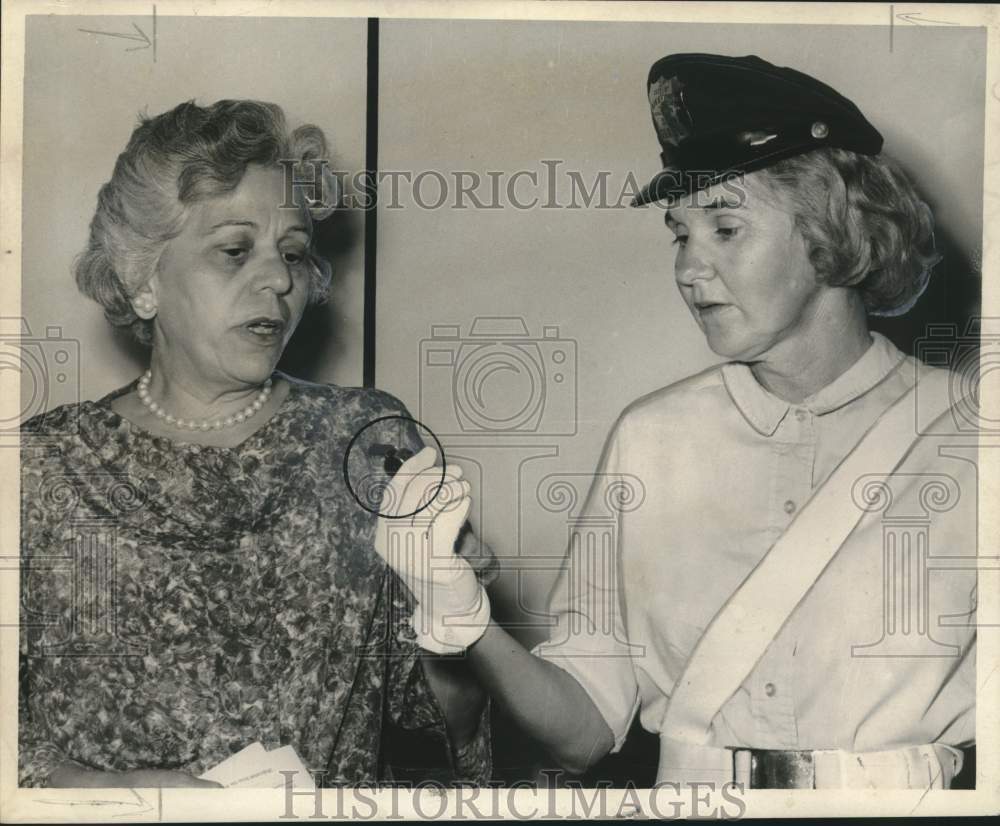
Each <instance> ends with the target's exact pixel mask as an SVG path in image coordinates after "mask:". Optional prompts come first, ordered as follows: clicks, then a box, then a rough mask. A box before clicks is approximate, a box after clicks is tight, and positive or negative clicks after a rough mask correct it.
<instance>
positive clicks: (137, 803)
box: [34, 789, 154, 817]
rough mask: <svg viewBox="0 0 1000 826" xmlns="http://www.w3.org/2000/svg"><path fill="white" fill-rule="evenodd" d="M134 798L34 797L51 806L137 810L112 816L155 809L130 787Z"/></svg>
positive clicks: (136, 813) (142, 812)
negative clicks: (58, 798)
mask: <svg viewBox="0 0 1000 826" xmlns="http://www.w3.org/2000/svg"><path fill="white" fill-rule="evenodd" d="M129 792H130V793H131V795H132V797H133V798H134V800H111V799H108V798H85V799H77V800H73V799H72V798H70V799H69V800H53V799H47V798H44V797H36V798H35V799H34V802H35V803H43V804H46V805H49V806H92V807H103V806H124V807H133V808H134V809H136V811H131V812H120V813H115V814H112V815H111V817H137V816H139V815H144V814H146V812H151V811H153V810H154V807H153V806H152V804H150V803H149V801H148V800H146V798H144V797H143V796H142V795H141V794H139V792H137V791H136V790H135V789H129Z"/></svg>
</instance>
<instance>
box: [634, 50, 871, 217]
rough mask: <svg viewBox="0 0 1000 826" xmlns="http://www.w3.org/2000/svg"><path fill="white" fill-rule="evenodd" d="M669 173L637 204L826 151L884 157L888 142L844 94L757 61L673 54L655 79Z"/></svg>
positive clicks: (657, 121) (654, 103)
mask: <svg viewBox="0 0 1000 826" xmlns="http://www.w3.org/2000/svg"><path fill="white" fill-rule="evenodd" d="M647 89H648V92H649V105H650V107H651V108H652V112H653V125H654V126H655V127H656V136H657V138H658V139H659V141H660V146H661V147H663V152H662V153H661V154H660V158H661V159H662V161H663V171H662V172H659V173H657V175H656V176H655V177H654V178H653V180H652V181H650V183H649V185H648V186H646V187H645V188H644V189H643V191H642V193H641V194H640V195H639V196H638V197H637V198H636V199H635V200H634V201H633V202H632V205H633V206H640V205H642V204H646V203H649V202H650V201H658V200H661V199H663V198H673V197H676V196H678V195H685V194H690V193H692V192H694V191H696V190H697V189H701V188H704V187H706V186H710V185H711V184H714V183H717V182H718V181H720V180H722V179H723V178H725V177H726V176H727V174H729V173H737V174H738V173H743V172H753V171H754V170H756V169H763V168H764V167H767V166H770V165H771V164H773V163H776V162H777V161H780V160H784V159H785V158H791V157H793V156H794V155H801V154H802V153H804V152H809V151H810V150H812V149H818V148H820V147H822V146H834V147H839V148H841V149H849V150H851V151H852V152H858V153H860V154H863V155H877V154H878V153H879V152H880V151H881V149H882V136H881V135H880V134H879V133H878V130H876V129H875V127H874V126H872V125H871V124H870V123H869V122H868V120H867V119H866V118H865V116H864V115H863V114H861V111H860V110H859V109H858V107H857V106H855V105H854V104H853V103H851V101H849V100H848V99H847V98H845V97H844V96H843V95H841V94H840V93H839V92H837V91H835V90H834V89H831V88H830V87H829V86H827V85H826V84H825V83H821V82H820V81H818V80H816V79H815V78H811V77H809V75H805V74H802V72H797V71H795V70H794V69H787V68H785V67H782V66H774V65H772V64H770V63H768V62H767V61H766V60H761V59H760V58H759V57H756V56H748V57H724V56H722V55H712V54H673V55H668V56H667V57H664V58H662V59H661V60H658V61H657V62H656V63H654V64H653V68H652V69H650V71H649V81H648V83H647Z"/></svg>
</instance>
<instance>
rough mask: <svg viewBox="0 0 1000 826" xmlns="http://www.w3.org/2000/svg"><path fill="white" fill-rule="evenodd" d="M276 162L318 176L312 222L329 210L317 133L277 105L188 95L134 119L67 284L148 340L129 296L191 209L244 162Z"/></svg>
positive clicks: (228, 185)
mask: <svg viewBox="0 0 1000 826" xmlns="http://www.w3.org/2000/svg"><path fill="white" fill-rule="evenodd" d="M282 163H284V164H287V165H288V167H287V168H290V169H293V170H295V179H296V180H303V179H305V180H309V181H321V182H322V184H321V185H320V186H321V189H322V194H321V197H320V198H319V199H317V200H314V201H311V202H310V204H309V206H310V212H311V213H312V214H313V217H314V218H315V219H322V218H324V217H326V216H327V215H329V213H330V212H331V211H332V207H331V206H330V204H331V203H332V204H333V205H334V206H335V205H336V204H335V202H336V198H337V193H336V180H335V179H334V178H333V175H332V173H331V172H330V171H329V169H328V168H327V166H326V164H327V144H326V139H325V137H324V136H323V132H322V131H321V130H320V129H319V128H318V127H316V126H312V125H305V126H300V127H298V128H297V129H295V130H294V131H293V132H291V133H289V132H288V130H287V127H286V125H285V116H284V113H283V112H282V110H281V108H280V107H279V106H277V105H275V104H273V103H263V102H260V101H255V100H220V101H218V102H217V103H214V104H212V105H211V106H207V107H202V106H198V105H197V104H195V103H194V101H188V102H186V103H182V104H180V105H179V106H177V107H175V108H173V109H171V110H170V111H169V112H164V113H163V114H161V115H157V116H156V117H153V118H149V117H145V116H141V117H140V122H139V126H137V127H136V129H135V131H134V132H133V133H132V137H131V138H130V139H129V142H128V146H126V147H125V151H124V152H122V153H121V155H119V156H118V160H117V161H116V163H115V169H114V172H113V173H112V176H111V180H110V181H108V183H106V184H105V185H104V186H103V187H101V191H100V193H99V194H98V197H97V211H96V213H95V214H94V218H93V220H92V221H91V223H90V239H89V241H88V243H87V248H86V249H85V250H84V251H83V253H82V254H81V255H80V256H79V258H77V260H76V263H75V264H74V273H75V276H76V283H77V286H79V288H80V290H81V291H82V292H83V293H84V294H85V295H87V296H89V297H90V298H93V299H94V300H95V301H97V303H98V304H100V305H101V306H102V307H103V308H104V314H105V316H106V317H107V319H108V321H110V322H111V323H112V324H113V325H115V326H116V327H129V328H131V331H132V333H133V335H134V336H135V337H136V338H137V339H138V340H139V341H140V342H142V343H143V344H147V345H148V344H149V343H150V342H151V341H152V330H153V322H152V321H150V320H146V319H142V318H139V317H138V316H137V315H136V314H135V312H134V310H133V308H132V302H131V299H132V297H133V296H135V295H136V293H137V292H138V291H139V290H140V289H141V288H142V286H143V285H144V284H145V283H146V281H147V280H148V279H149V278H150V276H152V275H153V273H154V272H155V271H156V266H157V264H158V262H159V260H160V256H161V255H162V253H163V250H164V247H165V246H166V244H167V242H168V241H170V239H171V238H174V237H175V236H176V235H177V234H178V233H179V232H180V231H181V228H182V227H183V225H184V221H185V219H186V217H187V212H188V210H189V209H190V207H191V205H192V204H194V203H195V202H197V201H199V200H202V199H205V198H209V197H212V196H215V195H221V194H224V193H227V192H231V191H232V190H234V189H235V188H236V187H237V186H239V184H240V181H241V180H242V179H243V175H244V174H245V173H246V170H247V166H248V165H250V164H261V165H265V166H279V165H282ZM309 172H312V173H313V174H311V175H310V174H309ZM314 194H315V193H314ZM296 195H301V193H300V192H297V193H296ZM317 202H319V206H318V207H317ZM313 239H314V240H313V244H312V246H311V248H310V263H311V264H312V280H311V284H310V300H311V301H313V302H319V301H322V300H323V299H324V298H325V297H326V293H327V290H328V288H329V284H330V277H331V268H330V264H329V262H328V261H326V260H325V259H324V258H322V257H321V256H320V255H319V254H318V253H317V251H316V248H315V235H314V236H313Z"/></svg>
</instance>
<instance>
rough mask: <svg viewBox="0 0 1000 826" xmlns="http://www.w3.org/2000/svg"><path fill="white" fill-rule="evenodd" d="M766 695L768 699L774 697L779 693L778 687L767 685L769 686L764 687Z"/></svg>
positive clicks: (772, 684) (771, 684)
mask: <svg viewBox="0 0 1000 826" xmlns="http://www.w3.org/2000/svg"><path fill="white" fill-rule="evenodd" d="M764 693H765V694H766V695H767V696H768V697H773V696H774V695H775V694H777V693H778V687H777V686H776V685H775V684H774V683H767V685H765V686H764Z"/></svg>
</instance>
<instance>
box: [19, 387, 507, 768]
mask: <svg viewBox="0 0 1000 826" xmlns="http://www.w3.org/2000/svg"><path fill="white" fill-rule="evenodd" d="M284 378H286V380H288V381H289V383H290V385H291V387H290V391H289V393H288V395H287V397H286V398H285V400H284V401H283V402H282V405H281V406H280V408H279V409H278V411H277V412H276V413H275V415H274V416H273V417H272V418H271V419H270V420H269V421H268V422H266V423H265V424H264V425H263V426H262V427H261V428H260V429H259V430H257V431H256V432H255V433H254V434H253V435H251V436H250V437H249V438H248V439H247V440H246V441H244V442H242V443H241V444H240V445H238V446H237V447H234V448H217V447H204V446H199V445H196V444H193V443H183V442H179V441H173V440H170V439H165V438H162V437H158V436H155V435H153V434H151V433H149V432H147V431H144V430H142V429H141V428H139V427H137V426H135V425H132V424H131V423H130V422H128V421H127V420H126V419H124V418H122V417H121V416H119V415H118V414H117V413H115V412H114V411H113V410H112V407H111V402H112V401H113V399H114V398H116V397H117V396H119V395H122V394H124V393H126V392H128V391H129V390H131V389H132V388H133V387H134V384H133V385H130V386H128V387H125V388H122V389H120V390H117V391H115V392H113V393H111V394H109V395H108V396H106V397H105V398H103V399H101V400H99V401H96V402H82V403H80V404H77V405H67V406H63V407H60V408H57V409H55V410H52V411H50V412H48V413H46V414H42V415H41V416H38V417H35V418H34V419H32V420H31V421H30V422H28V423H27V424H26V425H25V427H24V429H23V435H22V457H21V458H22V478H21V486H22V487H21V545H22V551H21V553H22V585H21V589H22V591H21V616H22V628H21V661H20V703H19V723H20V732H19V744H20V748H19V750H20V766H19V768H20V772H19V782H20V784H21V785H28V786H32V785H44V783H45V781H46V778H47V776H48V774H49V773H50V772H51V770H52V769H53V768H54V767H55V766H56V765H58V764H59V763H61V762H63V761H64V760H72V761H75V762H77V763H78V764H80V765H81V766H83V767H87V768H91V769H98V770H104V771H108V770H112V771H121V770H126V769H137V768H163V769H178V770H183V771H186V772H189V773H191V774H193V775H199V774H201V773H203V772H204V771H206V770H207V769H209V768H211V767H212V766H214V765H216V764H217V763H219V762H221V761H222V760H223V759H225V758H226V757H228V756H230V755H231V754H234V753H235V752H237V751H239V750H240V749H242V748H244V747H245V746H247V745H250V744H251V743H253V742H255V741H260V742H262V743H263V744H264V745H265V747H267V748H273V747H277V746H280V745H286V744H291V745H293V746H294V748H295V750H296V751H297V752H298V754H299V755H300V756H301V758H302V760H303V762H304V763H305V764H306V766H307V767H309V768H310V769H311V770H314V771H324V772H326V774H325V775H324V776H322V782H323V783H324V784H327V785H332V784H337V783H351V782H360V781H374V780H379V779H385V778H386V776H387V774H389V773H390V772H389V771H387V770H386V768H385V765H384V758H382V757H381V747H382V743H383V732H384V730H385V729H387V728H388V727H390V726H395V727H399V728H402V729H408V730H411V731H412V730H418V731H425V732H427V733H428V734H430V735H431V736H433V737H435V738H436V739H438V740H439V741H441V743H442V753H444V754H447V755H448V763H449V766H448V767H447V768H448V769H449V772H450V773H449V774H448V775H447V776H448V777H451V778H452V779H456V780H465V781H471V782H476V783H482V782H485V781H486V780H488V779H489V774H490V768H491V767H490V755H489V747H490V744H489V724H488V715H487V714H486V713H484V715H483V720H482V722H481V724H480V728H479V733H478V735H477V736H476V738H475V739H474V740H473V741H472V743H471V744H470V745H468V746H467V747H465V748H464V749H462V750H461V751H460V752H456V751H454V750H453V749H451V747H450V746H449V745H448V744H447V738H446V737H445V733H444V717H443V715H442V712H441V710H440V708H439V706H438V704H437V702H436V700H435V698H434V695H433V693H432V692H431V690H430V687H429V684H428V682H427V679H426V677H425V675H424V670H423V667H422V665H421V659H420V651H419V649H418V648H417V647H416V645H415V643H414V641H413V632H412V629H411V628H410V624H409V617H410V615H411V613H412V601H411V597H410V595H409V593H408V592H407V590H406V588H405V587H404V586H403V585H402V584H401V583H400V582H399V580H398V579H397V578H396V577H395V575H394V574H392V572H391V571H389V569H388V568H387V567H386V565H385V564H384V562H383V561H382V560H381V558H380V557H379V556H378V554H377V553H376V552H375V551H374V549H373V538H374V532H375V525H376V517H375V515H374V514H373V513H372V512H371V511H373V510H377V505H378V502H377V499H376V496H375V493H370V497H371V498H372V499H373V501H371V502H370V503H367V502H366V505H368V508H366V507H362V506H361V504H360V503H359V501H358V500H357V499H356V497H355V495H354V494H352V490H354V493H355V494H360V495H361V497H362V498H361V500H360V501H361V502H365V498H364V496H365V493H364V492H363V491H360V489H361V488H366V489H367V490H368V491H370V492H377V491H380V490H381V488H380V484H384V482H385V480H386V478H387V476H386V471H385V469H384V464H383V462H384V459H383V456H382V455H381V454H380V453H379V450H381V449H383V446H384V445H390V446H393V447H395V448H397V449H406V450H410V451H412V452H415V451H416V450H418V449H419V448H420V446H421V443H420V440H419V437H418V436H417V434H416V430H415V429H414V428H413V426H412V424H411V423H408V422H407V421H406V420H405V419H401V418H398V417H399V416H405V415H406V411H405V408H404V407H403V405H402V404H401V403H400V402H399V401H397V400H396V399H394V398H393V397H391V396H389V395H387V394H385V393H383V392H381V391H377V390H370V389H359V388H340V387H335V386H328V385H315V384H309V383H305V382H300V381H298V380H295V379H287V377H284ZM369 425H370V426H369ZM359 434H360V435H359ZM355 436H358V438H357V439H355V438H354V437H355ZM352 440H353V442H352ZM349 447H350V448H351V449H350V451H348V448H349ZM376 448H377V449H376ZM345 457H347V460H346V461H345ZM348 465H349V466H348ZM345 470H346V471H347V473H346V474H345ZM345 476H346V477H347V478H349V479H351V480H364V481H362V482H359V483H356V484H352V485H350V486H349V485H348V483H347V481H345ZM459 551H460V552H461V553H462V554H463V555H464V556H466V558H467V559H469V561H470V563H471V564H472V565H473V567H474V568H475V569H476V571H477V574H478V575H479V576H480V578H481V579H482V581H484V583H488V582H489V581H490V580H491V579H492V578H493V577H494V576H495V573H496V562H495V559H494V558H493V556H492V554H491V553H490V552H489V550H488V549H487V548H485V546H483V545H482V544H481V543H479V542H478V540H476V538H475V536H474V535H473V534H472V533H471V532H470V531H465V532H463V538H462V541H461V543H460V548H459Z"/></svg>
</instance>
